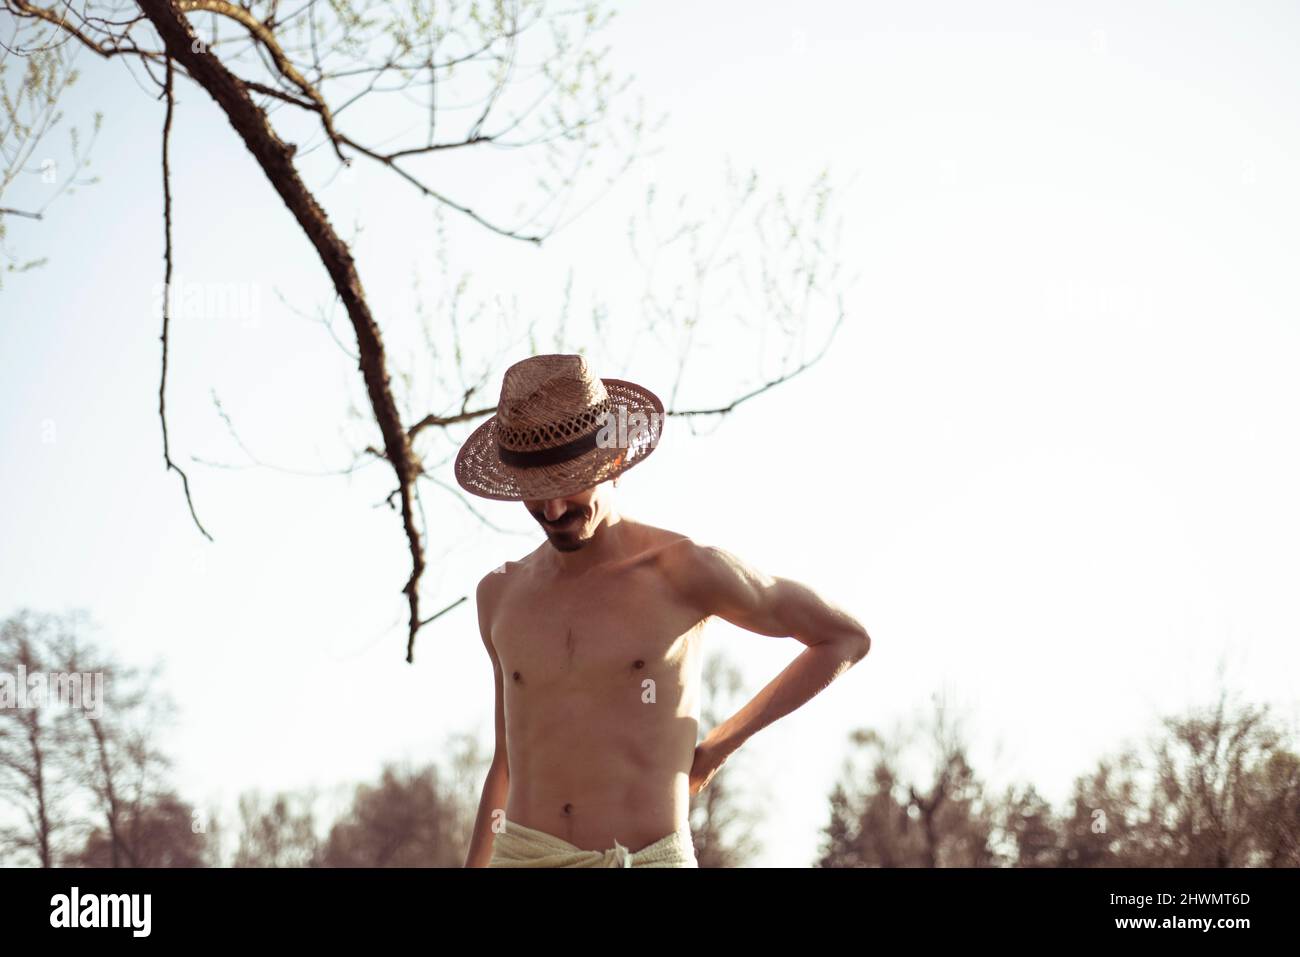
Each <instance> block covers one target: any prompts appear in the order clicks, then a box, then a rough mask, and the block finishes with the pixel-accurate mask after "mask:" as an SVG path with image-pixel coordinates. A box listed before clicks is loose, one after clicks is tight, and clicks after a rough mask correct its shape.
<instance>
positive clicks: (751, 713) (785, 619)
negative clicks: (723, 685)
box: [668, 539, 871, 787]
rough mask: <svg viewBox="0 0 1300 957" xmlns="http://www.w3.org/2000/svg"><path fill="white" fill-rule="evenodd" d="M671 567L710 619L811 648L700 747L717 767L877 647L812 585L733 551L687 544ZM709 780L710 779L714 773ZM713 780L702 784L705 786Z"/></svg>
mask: <svg viewBox="0 0 1300 957" xmlns="http://www.w3.org/2000/svg"><path fill="white" fill-rule="evenodd" d="M674 551H675V552H676V554H675V555H674V556H673V557H672V559H671V560H670V561H669V562H668V564H669V566H671V567H673V568H674V569H675V571H674V578H675V579H676V581H677V583H678V587H679V588H681V589H682V591H683V592H684V593H685V594H686V595H687V596H688V597H689V598H690V600H692V601H693V602H694V603H695V605H696V607H697V608H698V609H699V610H700V612H701V614H703V615H704V616H706V617H708V616H713V615H717V616H718V617H719V618H724V619H726V620H727V621H729V622H731V623H732V624H734V625H737V626H739V627H741V628H744V629H746V630H748V631H752V632H755V633H757V634H760V635H768V636H770V637H774V638H784V637H790V638H795V639H796V640H798V641H800V642H802V643H803V644H805V645H807V646H808V647H807V648H806V649H805V650H804V651H803V652H802V653H801V654H800V655H799V657H798V658H796V659H795V660H794V661H793V662H791V663H790V665H789V666H788V667H787V668H786V669H785V670H784V671H782V672H781V673H780V674H779V675H777V676H776V677H775V678H774V679H772V681H771V682H770V683H769V684H768V685H767V687H765V688H763V690H762V691H760V692H759V693H758V694H757V695H756V696H755V697H754V699H753V700H752V701H750V702H749V703H748V704H746V705H745V706H744V707H743V708H741V709H740V710H739V711H738V712H736V714H735V715H733V716H732V717H730V718H728V719H727V720H726V721H724V722H722V724H720V725H718V726H717V727H716V728H714V729H713V730H712V731H711V732H709V734H708V737H707V738H706V739H705V741H704V742H701V745H700V746H701V748H704V749H706V750H709V751H712V752H713V759H714V761H715V762H716V764H715V767H714V770H716V766H720V765H721V764H722V762H723V761H725V760H726V758H727V756H728V755H730V754H731V753H733V752H734V751H735V750H736V749H737V748H739V747H740V746H741V745H742V744H744V742H745V741H747V740H748V739H749V738H750V737H752V736H753V735H754V734H755V733H756V732H758V731H760V730H761V729H763V728H765V727H767V726H768V725H769V724H771V723H772V722H773V721H775V720H776V719H777V718H780V717H784V716H785V715H787V714H789V713H790V712H791V711H793V710H794V709H795V708H797V707H799V706H800V705H802V704H803V703H804V702H806V701H808V700H809V699H810V698H812V697H813V696H814V695H816V694H817V693H818V692H819V691H821V690H822V689H823V688H825V687H826V686H827V685H829V684H830V683H831V682H832V681H834V680H835V679H836V678H838V677H839V676H840V675H841V674H842V673H843V672H845V671H847V670H848V669H849V668H851V667H852V666H853V665H854V664H855V663H857V662H858V661H861V660H862V659H863V658H864V657H865V656H866V654H867V652H868V651H869V650H870V649H871V636H870V635H868V634H867V630H866V628H864V627H863V626H862V624H861V623H860V622H859V621H858V620H857V619H855V618H853V617H852V616H851V615H849V614H848V613H847V612H845V611H844V610H843V609H841V608H839V607H837V606H835V605H833V604H831V603H830V602H827V601H826V600H824V599H823V598H821V596H819V595H818V594H817V593H816V592H814V591H813V590H812V589H811V588H809V587H807V586H806V585H803V584H800V583H799V582H796V581H792V580H790V579H788V578H776V577H773V576H771V575H765V574H763V573H762V572H760V571H758V570H756V569H754V568H752V567H750V566H749V565H747V564H746V563H745V562H743V561H742V560H741V559H739V558H737V557H736V556H735V555H733V554H731V553H730V552H728V551H726V550H724V549H721V548H717V547H715V546H709V545H699V544H697V543H695V542H693V541H691V540H690V539H685V540H683V541H682V542H681V543H679V544H678V545H676V546H674ZM709 776H712V775H711V774H710V775H709ZM707 783H708V782H707V778H706V779H705V780H704V781H703V782H702V783H701V784H700V787H703V785H704V784H707Z"/></svg>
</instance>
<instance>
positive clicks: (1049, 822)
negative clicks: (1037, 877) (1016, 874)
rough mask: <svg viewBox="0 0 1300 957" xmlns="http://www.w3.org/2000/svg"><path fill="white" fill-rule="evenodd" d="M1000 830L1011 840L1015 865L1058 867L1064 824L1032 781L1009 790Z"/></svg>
mask: <svg viewBox="0 0 1300 957" xmlns="http://www.w3.org/2000/svg"><path fill="white" fill-rule="evenodd" d="M1001 815H1002V816H1001V818H1000V819H999V824H998V826H999V830H1000V831H1001V833H1003V834H1005V835H1006V836H1007V837H1008V838H1009V839H1010V842H1011V846H1012V849H1013V850H1012V854H1013V855H1014V856H1013V858H1012V860H1011V861H1009V862H1008V863H1011V864H1012V865H1014V866H1016V867H1059V866H1060V864H1061V861H1062V857H1063V849H1062V846H1061V842H1062V835H1063V833H1064V825H1063V824H1062V823H1061V822H1059V821H1057V819H1056V815H1055V813H1054V812H1053V811H1052V806H1051V804H1050V803H1049V802H1047V801H1046V800H1044V799H1043V797H1042V796H1041V795H1040V794H1039V793H1038V791H1037V789H1035V787H1034V786H1033V785H1032V784H1029V785H1024V786H1017V785H1013V786H1012V787H1010V788H1008V789H1007V793H1006V797H1005V799H1004V801H1003V806H1002V809H1001Z"/></svg>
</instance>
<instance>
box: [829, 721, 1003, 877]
mask: <svg viewBox="0 0 1300 957" xmlns="http://www.w3.org/2000/svg"><path fill="white" fill-rule="evenodd" d="M918 734H919V735H921V737H920V739H919V740H918V737H917V736H918ZM851 740H852V743H853V744H854V746H855V748H856V749H857V751H856V753H855V754H852V755H851V756H850V759H849V761H848V762H847V763H846V767H845V771H844V773H843V774H842V779H841V781H840V782H839V783H838V784H837V785H836V787H835V788H834V789H833V790H832V793H831V795H830V820H829V822H828V823H827V825H826V827H825V828H824V829H823V835H824V840H823V847H822V852H821V855H820V857H819V858H818V860H817V861H816V862H815V865H814V866H817V867H990V866H993V865H994V864H996V863H997V860H996V854H995V851H994V848H993V842H994V836H995V834H994V832H995V828H996V808H995V806H994V804H993V802H991V801H989V800H988V799H987V798H986V796H985V794H984V786H983V784H982V783H981V782H980V780H979V779H978V778H977V777H976V775H975V773H974V771H973V770H972V769H971V766H970V764H969V763H968V762H967V759H966V752H967V750H968V747H967V744H966V742H965V740H964V736H963V731H962V722H961V721H960V720H958V719H955V718H954V717H953V716H952V715H951V714H950V713H949V709H948V707H947V705H946V704H945V703H944V702H943V700H942V698H941V697H940V696H937V695H936V696H935V698H934V711H933V713H932V714H931V715H930V716H929V718H928V719H926V720H923V721H920V722H915V723H913V724H912V725H911V727H910V728H909V729H908V730H903V729H901V728H900V729H899V730H898V731H897V732H895V733H894V734H892V735H890V736H889V737H888V738H886V737H885V736H883V735H881V734H879V733H877V732H875V731H872V730H863V731H858V732H855V733H854V734H853V736H852V738H851ZM909 753H910V754H911V756H913V757H914V763H917V764H919V766H921V767H923V768H925V769H926V773H924V774H918V775H916V776H915V777H913V776H911V775H909V774H908V773H907V772H906V771H905V770H904V765H905V763H906V762H905V761H904V757H905V756H908V755H909ZM862 758H865V760H866V763H867V765H868V766H867V768H865V769H861V768H858V767H857V766H856V764H857V759H862Z"/></svg>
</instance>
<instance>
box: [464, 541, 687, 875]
mask: <svg viewBox="0 0 1300 957" xmlns="http://www.w3.org/2000/svg"><path fill="white" fill-rule="evenodd" d="M624 521H627V522H629V523H630V527H631V528H633V529H634V535H632V536H629V538H630V539H631V540H632V541H633V542H635V545H634V547H633V548H632V549H630V551H631V552H632V554H631V555H630V556H629V557H626V558H623V559H620V560H618V561H616V562H611V563H607V564H605V565H599V566H596V567H594V568H592V569H590V570H588V571H586V572H584V573H582V574H581V575H578V576H575V577H567V578H566V577H564V576H560V575H558V574H556V573H555V572H554V571H551V570H549V569H550V566H546V565H544V564H543V563H542V562H540V561H538V560H537V556H538V555H539V554H541V552H542V550H543V549H546V548H550V547H551V546H550V545H549V544H546V545H543V546H542V549H538V551H537V552H534V553H532V554H531V555H529V556H527V557H526V558H525V559H524V560H523V561H522V562H510V563H508V564H507V565H506V570H505V572H504V573H503V574H501V575H500V576H499V580H498V581H497V583H496V586H495V598H494V602H493V613H492V620H491V633H490V637H491V641H492V645H493V648H494V649H495V650H496V653H497V657H498V659H499V661H500V663H501V672H502V683H503V691H504V698H505V723H506V742H507V747H506V750H507V754H508V756H509V767H510V791H509V799H508V806H507V807H506V809H505V812H506V817H507V818H509V819H510V820H512V821H518V822H520V823H522V824H525V825H527V826H529V827H533V828H536V829H538V830H542V831H546V832H547V833H549V834H553V835H555V836H556V837H559V838H562V839H564V840H566V841H568V842H570V843H571V844H574V845H576V846H578V847H581V848H584V849H589V850H602V849H606V848H610V847H613V845H614V841H615V840H617V841H619V842H621V843H622V844H623V845H625V846H627V847H629V848H632V849H633V850H636V849H638V848H641V847H644V846H645V845H647V844H650V843H652V842H653V841H656V840H658V839H659V838H662V837H663V836H664V835H666V834H669V833H671V832H672V831H673V830H675V829H676V828H678V827H681V826H683V825H684V824H685V822H686V820H687V813H688V811H689V805H690V792H689V776H690V770H691V764H692V762H693V759H694V754H695V744H696V741H697V738H698V730H699V690H700V650H701V649H700V638H701V633H702V626H703V624H704V621H705V620H706V617H707V616H704V615H702V614H701V613H700V612H699V611H698V610H697V609H695V608H692V607H691V606H690V605H689V604H688V603H687V602H686V601H685V600H684V598H683V597H682V596H681V594H680V593H679V591H678V590H677V589H676V588H674V587H673V586H672V585H671V584H670V579H669V577H668V576H667V574H666V563H668V562H671V561H673V560H674V559H673V557H672V556H673V555H675V554H678V553H679V552H680V548H681V547H683V546H689V544H690V543H687V542H683V541H682V538H683V537H682V536H681V535H678V534H676V533H673V532H668V531H664V530H662V529H656V528H653V527H651V526H646V525H642V524H639V523H635V522H631V520H629V519H624ZM674 542H677V543H678V546H677V550H676V551H675V550H674V549H673V548H672V547H671V546H672V544H673V543H674Z"/></svg>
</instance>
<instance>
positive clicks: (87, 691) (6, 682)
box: [0, 665, 104, 718]
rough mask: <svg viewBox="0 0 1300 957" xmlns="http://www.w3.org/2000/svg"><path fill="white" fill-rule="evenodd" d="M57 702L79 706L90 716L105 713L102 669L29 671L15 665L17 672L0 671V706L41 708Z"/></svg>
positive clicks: (69, 705)
mask: <svg viewBox="0 0 1300 957" xmlns="http://www.w3.org/2000/svg"><path fill="white" fill-rule="evenodd" d="M51 704H58V705H60V706H62V707H64V708H76V709H82V710H85V711H87V712H89V713H90V715H91V716H92V717H95V718H99V717H102V716H103V713H104V673H103V672H102V671H96V672H78V671H74V672H71V673H69V672H66V671H56V672H48V673H47V672H44V671H33V672H30V673H29V672H28V671H27V666H26V665H19V666H18V674H17V675H12V674H10V673H9V672H7V671H0V708H3V709H9V708H19V709H27V708H40V707H42V706H44V707H49V705H51Z"/></svg>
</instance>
